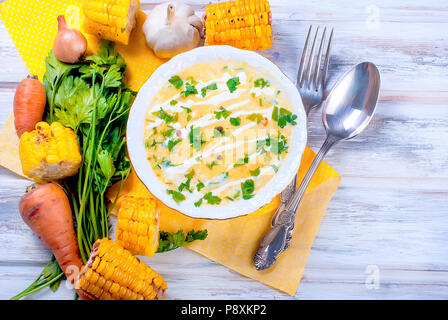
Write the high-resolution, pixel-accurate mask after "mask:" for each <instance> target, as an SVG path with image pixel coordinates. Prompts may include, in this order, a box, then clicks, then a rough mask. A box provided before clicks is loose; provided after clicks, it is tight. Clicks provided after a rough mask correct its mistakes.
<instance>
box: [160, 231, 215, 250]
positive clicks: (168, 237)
mask: <svg viewBox="0 0 448 320" xmlns="http://www.w3.org/2000/svg"><path fill="white" fill-rule="evenodd" d="M205 238H207V229H204V230H198V231H195V230H194V229H193V230H190V231H188V233H187V235H186V236H185V232H184V231H183V230H182V229H180V230H179V231H177V232H176V233H169V232H165V231H160V241H159V247H158V249H157V252H167V251H171V250H174V249H176V248H179V247H183V246H185V245H186V244H188V243H190V242H193V241H195V240H204V239H205Z"/></svg>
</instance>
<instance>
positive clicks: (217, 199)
mask: <svg viewBox="0 0 448 320" xmlns="http://www.w3.org/2000/svg"><path fill="white" fill-rule="evenodd" d="M203 198H204V200H206V201H207V203H208V204H212V205H213V204H220V203H221V198H220V197H218V196H214V195H213V194H212V193H211V192H207V193H206V194H205V195H204V197H203Z"/></svg>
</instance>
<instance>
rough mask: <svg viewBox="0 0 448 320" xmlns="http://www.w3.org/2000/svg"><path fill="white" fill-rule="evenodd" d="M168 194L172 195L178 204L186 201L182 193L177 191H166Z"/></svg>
mask: <svg viewBox="0 0 448 320" xmlns="http://www.w3.org/2000/svg"><path fill="white" fill-rule="evenodd" d="M166 193H167V194H169V195H171V197H172V198H173V200H174V201H176V202H177V203H179V202H181V201H184V200H185V199H186V198H185V196H184V195H183V194H182V193H180V192H178V191H176V190H166Z"/></svg>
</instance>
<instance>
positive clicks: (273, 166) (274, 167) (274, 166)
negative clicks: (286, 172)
mask: <svg viewBox="0 0 448 320" xmlns="http://www.w3.org/2000/svg"><path fill="white" fill-rule="evenodd" d="M271 168H272V169H273V170H274V172H275V173H277V171H278V167H277V166H276V165H275V164H271Z"/></svg>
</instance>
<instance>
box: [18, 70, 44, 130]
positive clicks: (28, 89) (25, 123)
mask: <svg viewBox="0 0 448 320" xmlns="http://www.w3.org/2000/svg"><path fill="white" fill-rule="evenodd" d="M45 102H46V95H45V89H44V86H43V85H42V83H40V81H39V80H38V79H37V77H36V76H28V77H27V78H26V79H24V80H22V81H21V82H20V83H19V85H18V86H17V89H16V93H15V95H14V125H15V127H16V132H17V135H18V136H19V138H20V136H21V135H22V133H24V132H26V131H32V130H33V129H34V127H35V126H36V123H38V122H39V121H42V116H43V114H44V109H45Z"/></svg>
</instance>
